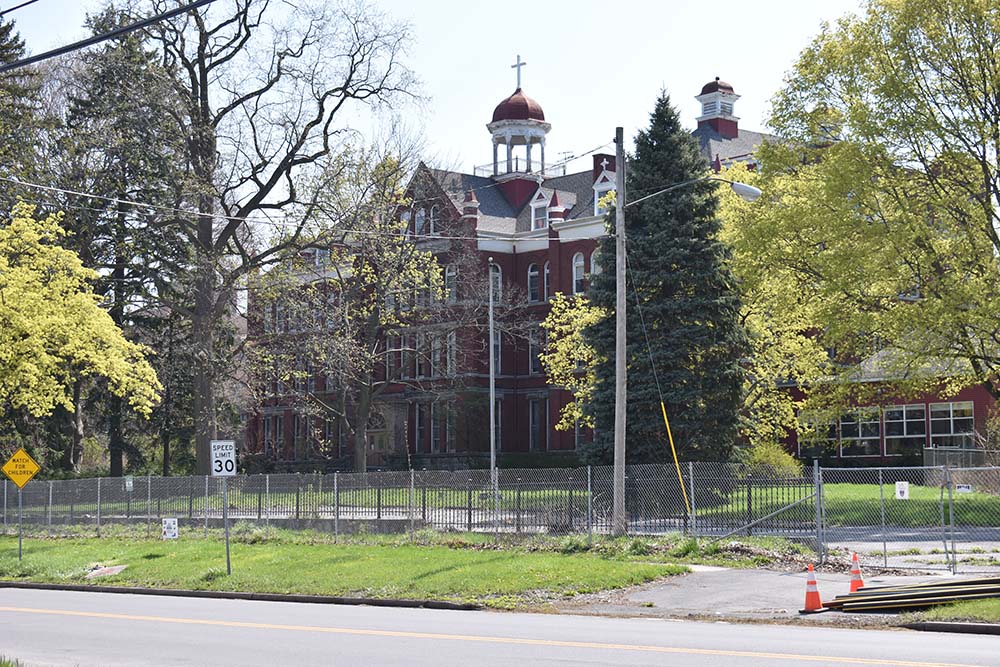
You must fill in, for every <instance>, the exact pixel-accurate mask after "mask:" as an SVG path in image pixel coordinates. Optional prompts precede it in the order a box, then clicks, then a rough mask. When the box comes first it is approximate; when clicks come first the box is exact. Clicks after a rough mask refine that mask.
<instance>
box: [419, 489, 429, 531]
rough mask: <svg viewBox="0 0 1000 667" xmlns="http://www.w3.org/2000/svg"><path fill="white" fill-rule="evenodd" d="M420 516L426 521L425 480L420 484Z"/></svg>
mask: <svg viewBox="0 0 1000 667" xmlns="http://www.w3.org/2000/svg"><path fill="white" fill-rule="evenodd" d="M420 518H421V519H423V521H424V523H427V482H424V483H423V484H421V485H420Z"/></svg>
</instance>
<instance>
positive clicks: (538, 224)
mask: <svg viewBox="0 0 1000 667" xmlns="http://www.w3.org/2000/svg"><path fill="white" fill-rule="evenodd" d="M548 226H549V211H548V209H547V208H546V205H545V202H542V203H541V204H538V205H535V206H532V208H531V228H532V229H545V228H546V227H548Z"/></svg>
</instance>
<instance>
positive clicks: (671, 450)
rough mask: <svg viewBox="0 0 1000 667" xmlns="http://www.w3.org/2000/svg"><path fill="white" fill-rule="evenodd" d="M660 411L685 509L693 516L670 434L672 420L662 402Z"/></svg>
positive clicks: (672, 435)
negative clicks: (665, 427)
mask: <svg viewBox="0 0 1000 667" xmlns="http://www.w3.org/2000/svg"><path fill="white" fill-rule="evenodd" d="M660 410H662V411H663V423H664V424H666V426H667V438H668V439H669V440H670V452H671V453H672V454H673V455H674V467H675V468H677V481H678V482H680V483H681V493H683V494H684V507H685V508H687V513H688V514H691V503H690V502H689V501H688V493H687V489H686V488H684V478H683V477H682V476H681V464H680V462H679V461H678V460H677V448H676V447H674V434H673V433H671V432H670V420H669V419H667V406H666V405H664V403H663V401H660Z"/></svg>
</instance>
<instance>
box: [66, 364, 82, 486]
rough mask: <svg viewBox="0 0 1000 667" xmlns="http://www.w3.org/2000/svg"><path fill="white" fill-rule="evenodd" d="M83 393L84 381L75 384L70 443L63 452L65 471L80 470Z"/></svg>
mask: <svg viewBox="0 0 1000 667" xmlns="http://www.w3.org/2000/svg"><path fill="white" fill-rule="evenodd" d="M82 393H83V380H79V379H78V380H77V381H76V382H74V383H73V412H72V414H71V422H70V441H69V445H68V446H67V447H66V449H65V450H64V451H63V460H62V467H63V470H68V471H71V472H77V471H78V470H79V468H80V458H81V454H82V453H83V407H82V406H81V402H82V401H81V400H80V396H81V394H82Z"/></svg>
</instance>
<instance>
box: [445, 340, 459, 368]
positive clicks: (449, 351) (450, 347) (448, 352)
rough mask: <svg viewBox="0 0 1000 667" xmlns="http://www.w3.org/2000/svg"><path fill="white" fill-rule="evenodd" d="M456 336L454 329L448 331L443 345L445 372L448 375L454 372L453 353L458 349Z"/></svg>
mask: <svg viewBox="0 0 1000 667" xmlns="http://www.w3.org/2000/svg"><path fill="white" fill-rule="evenodd" d="M456 339H457V336H456V334H455V332H454V331H449V332H448V337H447V338H446V345H445V353H444V355H445V362H444V364H445V373H446V374H448V375H454V374H455V354H456V352H457V351H458V343H457V340H456Z"/></svg>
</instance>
